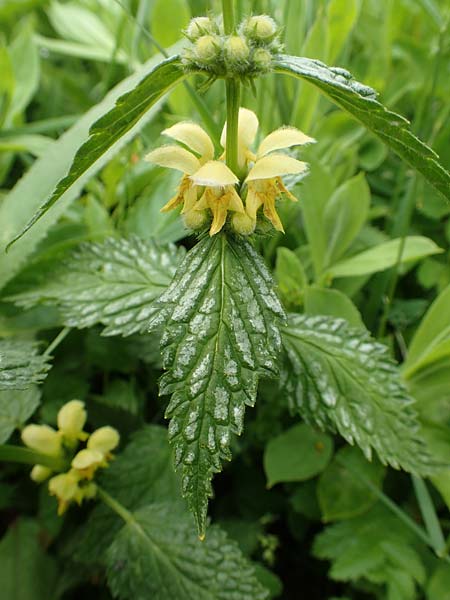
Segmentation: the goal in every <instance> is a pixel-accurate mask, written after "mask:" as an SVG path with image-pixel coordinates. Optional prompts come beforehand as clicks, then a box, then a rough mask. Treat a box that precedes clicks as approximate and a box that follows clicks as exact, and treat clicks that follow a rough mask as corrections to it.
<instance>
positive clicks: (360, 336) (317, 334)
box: [283, 315, 429, 473]
mask: <svg viewBox="0 0 450 600" xmlns="http://www.w3.org/2000/svg"><path fill="white" fill-rule="evenodd" d="M283 343H284V347H285V349H286V352H287V356H288V359H289V367H288V369H287V373H286V382H285V389H286V392H287V393H288V395H289V397H290V402H291V404H292V407H293V410H295V411H298V412H299V414H300V415H301V416H302V417H304V418H306V419H307V420H308V421H309V422H311V423H317V424H318V425H319V426H320V427H322V428H324V429H331V430H337V431H338V432H339V433H340V434H341V435H342V436H343V437H344V438H345V439H346V440H347V441H348V442H349V443H351V444H354V443H356V444H357V445H358V446H359V447H360V448H361V449H362V450H363V452H364V454H365V455H366V457H367V458H368V459H370V457H371V454H372V449H374V450H375V451H376V452H377V454H378V456H379V458H380V460H381V462H382V463H384V464H390V465H391V466H393V467H395V468H403V469H405V470H408V471H412V472H418V473H420V472H423V471H425V472H426V471H427V469H428V463H429V457H428V454H427V453H426V452H425V446H424V444H423V441H422V439H421V436H420V433H419V423H418V420H417V416H416V414H415V412H414V410H413V409H412V406H411V405H412V403H413V400H412V398H411V397H410V396H409V395H408V393H407V391H406V389H405V387H404V386H403V384H402V382H401V379H400V375H399V372H398V369H397V367H396V365H395V363H394V361H393V360H392V359H391V358H390V356H389V350H388V348H386V347H385V346H383V345H382V344H379V343H378V342H376V341H375V340H373V339H371V338H370V336H369V334H368V333H367V332H366V331H363V330H361V329H354V328H351V327H350V326H349V325H348V323H346V322H345V321H343V320H341V319H333V318H331V317H321V316H317V317H310V316H307V315H291V316H290V320H289V326H288V327H287V328H286V329H285V330H284V331H283Z"/></svg>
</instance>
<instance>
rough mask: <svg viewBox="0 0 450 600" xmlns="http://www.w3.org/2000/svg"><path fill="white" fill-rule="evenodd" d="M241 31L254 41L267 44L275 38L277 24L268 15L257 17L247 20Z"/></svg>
mask: <svg viewBox="0 0 450 600" xmlns="http://www.w3.org/2000/svg"><path fill="white" fill-rule="evenodd" d="M243 31H244V34H245V35H247V36H248V37H249V38H252V39H254V40H255V41H260V42H268V41H270V40H271V39H272V38H274V37H275V36H276V34H277V24H276V23H275V21H274V20H273V19H272V17H269V16H268V15H258V16H255V17H250V18H249V19H247V21H246V22H245V23H244V27H243Z"/></svg>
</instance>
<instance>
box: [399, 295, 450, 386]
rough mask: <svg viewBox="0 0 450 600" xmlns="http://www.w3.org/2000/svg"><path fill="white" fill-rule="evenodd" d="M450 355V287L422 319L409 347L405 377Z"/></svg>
mask: <svg viewBox="0 0 450 600" xmlns="http://www.w3.org/2000/svg"><path fill="white" fill-rule="evenodd" d="M449 354H450V285H449V286H447V287H446V288H445V290H444V291H443V292H441V293H440V294H439V296H438V297H437V298H436V300H435V301H434V302H433V304H432V305H431V307H430V308H429V309H428V311H427V314H426V315H425V317H424V318H423V319H422V322H421V323H420V326H419V327H418V329H417V331H416V333H415V334H414V337H413V339H412V340H411V343H410V345H409V350H408V356H407V359H406V361H405V363H404V374H405V377H406V378H408V377H410V376H411V375H412V374H413V373H414V372H415V371H416V370H418V369H419V368H421V367H423V366H425V365H426V364H428V363H430V362H433V361H434V360H438V359H440V358H443V357H444V356H447V355H449Z"/></svg>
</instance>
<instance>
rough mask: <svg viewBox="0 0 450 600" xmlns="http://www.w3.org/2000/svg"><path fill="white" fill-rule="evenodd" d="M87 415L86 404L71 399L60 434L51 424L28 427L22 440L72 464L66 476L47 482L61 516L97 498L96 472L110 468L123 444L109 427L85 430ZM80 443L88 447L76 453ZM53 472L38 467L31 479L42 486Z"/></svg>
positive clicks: (62, 417) (60, 420)
mask: <svg viewBox="0 0 450 600" xmlns="http://www.w3.org/2000/svg"><path fill="white" fill-rule="evenodd" d="M86 420H87V413H86V410H85V407H84V402H81V400H71V401H70V402H67V403H66V404H64V406H63V407H62V408H61V410H60V411H59V412H58V418H57V421H58V428H59V429H58V431H55V430H54V429H52V427H49V426H48V425H27V427H25V428H24V430H23V431H22V440H23V442H24V444H26V445H27V446H28V447H29V448H32V449H33V450H36V451H38V452H41V453H43V454H47V455H48V456H55V457H60V458H62V459H67V461H68V463H69V461H70V466H71V468H70V469H69V470H68V471H67V472H66V473H58V474H57V475H54V476H53V477H52V478H51V479H50V480H49V482H48V490H49V493H50V495H52V496H56V498H57V500H58V514H59V515H62V514H64V513H65V511H66V510H67V508H68V507H69V505H70V504H71V503H72V502H76V503H77V504H81V503H82V502H83V500H88V499H91V498H94V497H95V496H96V494H97V486H96V485H95V483H94V482H93V481H92V479H93V477H94V475H95V473H96V471H97V469H100V468H104V467H107V466H108V461H110V460H111V459H112V458H113V455H112V454H111V451H112V450H114V449H115V448H117V446H118V445H119V442H120V436H119V433H118V432H117V431H116V430H115V429H114V428H113V427H109V426H108V425H107V426H105V427H100V428H99V429H97V430H96V431H94V432H93V433H92V434H91V435H89V434H88V433H86V432H85V431H83V428H84V426H85V424H86ZM80 441H87V445H86V448H83V449H81V450H79V451H78V452H76V454H75V451H76V449H77V446H78V445H79V443H80ZM52 473H53V471H52V469H50V468H48V467H45V466H43V465H39V464H37V465H35V466H34V467H33V469H32V471H31V474H30V477H31V479H32V480H33V481H35V482H36V483H42V482H43V481H45V480H46V479H48V478H49V477H50V476H51V475H52Z"/></svg>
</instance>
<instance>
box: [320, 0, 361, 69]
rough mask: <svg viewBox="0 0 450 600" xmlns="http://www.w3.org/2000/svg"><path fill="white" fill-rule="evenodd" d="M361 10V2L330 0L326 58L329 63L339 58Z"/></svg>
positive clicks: (355, 0)
mask: <svg viewBox="0 0 450 600" xmlns="http://www.w3.org/2000/svg"><path fill="white" fill-rule="evenodd" d="M360 8H361V0H331V2H329V4H328V6H327V19H328V56H327V60H329V61H330V62H331V63H334V61H335V60H336V59H337V58H338V57H339V55H340V53H341V51H342V48H343V47H344V44H345V42H346V40H347V37H348V36H349V34H350V33H351V31H352V29H353V27H354V25H355V23H356V20H357V18H358V14H359V11H360Z"/></svg>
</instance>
